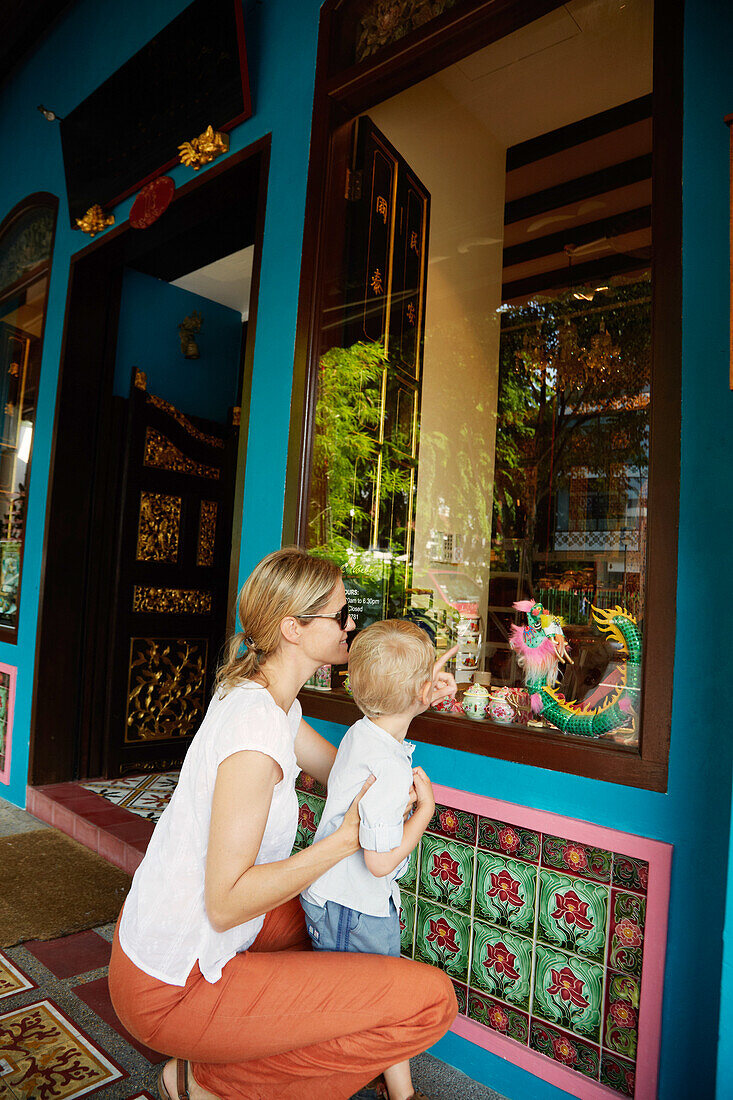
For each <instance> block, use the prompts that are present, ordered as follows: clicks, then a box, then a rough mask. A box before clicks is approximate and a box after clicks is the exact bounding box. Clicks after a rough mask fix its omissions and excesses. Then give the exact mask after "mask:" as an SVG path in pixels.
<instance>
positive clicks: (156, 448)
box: [143, 428, 221, 481]
mask: <svg viewBox="0 0 733 1100" xmlns="http://www.w3.org/2000/svg"><path fill="white" fill-rule="evenodd" d="M143 465H144V466H152V467H153V468H155V469H157V470H171V471H172V472H173V473H177V474H192V475H193V476H194V477H210V478H212V480H214V481H217V480H218V479H219V474H220V473H221V471H220V470H219V469H218V468H217V467H216V466H205V465H204V463H203V462H194V460H193V459H192V458H189V457H188V456H187V455H184V453H183V451H179V450H178V447H176V446H175V445H174V444H173V443H171V441H170V439H166V437H165V436H164V435H161V433H160V432H156V430H155V428H147V429H146V431H145V454H144V456H143Z"/></svg>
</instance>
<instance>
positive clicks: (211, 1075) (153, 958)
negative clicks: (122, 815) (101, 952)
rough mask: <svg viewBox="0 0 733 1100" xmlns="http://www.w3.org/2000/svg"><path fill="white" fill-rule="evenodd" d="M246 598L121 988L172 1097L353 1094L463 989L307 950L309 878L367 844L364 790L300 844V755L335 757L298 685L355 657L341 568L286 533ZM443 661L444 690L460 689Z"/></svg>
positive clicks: (319, 769)
mask: <svg viewBox="0 0 733 1100" xmlns="http://www.w3.org/2000/svg"><path fill="white" fill-rule="evenodd" d="M238 610H239V617H240V621H241V623H242V632H241V633H239V634H235V635H234V637H233V638H232V640H231V642H230V646H229V655H228V659H227V660H226V661H225V662H224V664H223V666H222V668H221V669H220V671H219V676H218V680H217V690H216V691H215V693H214V698H213V699H212V701H211V704H210V706H209V709H208V711H207V713H206V717H205V719H204V721H203V723H202V725H201V728H200V729H199V731H198V733H197V734H196V736H195V737H194V739H193V741H192V743H191V746H190V748H189V750H188V753H187V755H186V759H185V762H184V764H183V768H182V769H181V776H180V780H179V783H178V786H177V788H176V791H175V793H174V795H173V798H172V799H171V801H170V803H169V805H168V807H167V808H166V810H165V811H164V813H163V814H162V816H161V818H160V821H159V823H158V825H157V827H156V829H155V832H154V834H153V836H152V838H151V840H150V844H149V846H148V850H147V852H146V854H145V858H144V860H143V862H142V863H141V865H140V867H139V868H138V870H137V872H136V874H135V878H134V880H133V884H132V888H131V890H130V893H129V895H128V897H127V900H126V902H125V906H124V909H123V912H122V914H121V915H120V920H119V923H118V929H117V933H116V935H115V941H114V944H113V950H112V959H111V962H110V968H109V986H110V992H111V994H112V999H113V1002H114V1005H115V1009H116V1011H117V1014H118V1016H119V1017H120V1020H121V1021H122V1023H123V1024H124V1025H125V1026H126V1027H127V1028H128V1030H129V1031H130V1032H131V1033H132V1034H133V1035H135V1036H137V1038H138V1039H140V1040H141V1041H142V1042H144V1043H146V1044H147V1045H149V1046H151V1047H153V1049H155V1050H162V1051H166V1052H167V1053H168V1054H171V1055H173V1056H174V1057H173V1058H172V1060H171V1061H170V1062H168V1063H167V1064H166V1066H165V1068H164V1070H163V1072H162V1074H161V1076H160V1079H159V1088H160V1094H161V1097H163V1098H164V1100H173V1098H175V1097H179V1098H183V1100H187V1098H190V1100H234V1098H237V1097H242V1098H245V1097H246V1098H247V1100H275V1098H281V1097H282V1098H287V1097H293V1098H295V1097H298V1100H316V1098H318V1100H323V1098H326V1100H341V1098H343V1100H345V1098H347V1097H350V1096H351V1095H352V1094H353V1093H354V1092H356V1091H357V1090H358V1089H359V1088H361V1087H362V1086H363V1085H364V1084H365V1083H366V1082H367V1081H369V1079H370V1078H372V1077H374V1076H375V1074H378V1073H379V1072H380V1071H381V1070H382V1069H383V1068H384V1067H385V1066H388V1065H393V1064H394V1063H395V1062H399V1061H400V1060H403V1059H406V1058H409V1057H411V1056H412V1055H414V1054H417V1053H418V1052H420V1051H422V1050H425V1048H426V1047H428V1046H429V1045H430V1044H431V1043H434V1042H435V1041H436V1040H437V1039H438V1038H440V1036H441V1035H443V1034H444V1033H445V1031H446V1030H447V1029H448V1027H449V1026H450V1024H451V1022H452V1020H453V1018H454V1017H455V1014H456V1011H457V1008H456V1001H455V995H454V992H453V988H452V986H451V983H450V981H449V980H448V978H447V977H446V976H445V974H443V973H441V971H439V970H437V969H435V968H434V967H430V966H425V965H424V964H422V963H415V962H410V961H408V960H406V959H395V958H389V959H386V958H384V957H380V956H372V955H350V954H349V955H346V954H335V953H334V954H331V953H327V952H324V953H321V952H311V951H310V943H309V941H308V937H307V935H306V932H305V924H304V918H303V912H302V910H301V908H300V903H299V901H298V895H299V894H300V892H301V890H303V889H305V887H306V886H308V885H309V884H310V883H311V882H313V881H314V880H315V879H316V878H318V877H319V876H320V875H322V874H323V873H324V872H325V871H327V870H328V869H329V868H331V867H333V866H334V864H336V863H338V862H339V860H341V859H343V858H344V857H345V856H347V855H350V854H351V853H352V852H355V851H356V850H357V848H358V846H359V839H358V836H359V813H358V805H357V804H358V799H357V800H355V802H354V804H353V805H352V806H351V808H350V810H349V811H348V813H347V814H346V817H345V819H344V821H343V824H342V825H341V826H340V827H339V828H338V829H337V830H336V832H335V833H333V834H332V835H331V836H329V837H328V838H326V839H325V840H321V841H319V842H318V843H317V844H313V845H311V847H310V848H307V849H305V850H304V851H302V852H297V853H296V854H295V855H293V856H291V855H290V852H291V850H292V846H293V841H294V839H295V833H296V830H297V821H298V801H297V796H296V793H295V779H296V777H297V775H298V772H299V770H300V769H302V770H304V771H306V772H308V773H309V774H310V775H313V776H315V777H316V778H317V779H319V780H320V781H321V782H323V783H326V782H327V780H328V774H329V771H330V769H331V765H332V763H333V759H334V756H335V749H334V748H333V747H332V746H331V745H330V744H329V743H328V742H327V741H325V740H324V739H323V738H322V737H321V736H320V735H319V734H317V733H316V731H315V730H313V729H312V728H311V727H310V726H309V725H308V724H307V723H306V722H304V721H303V718H302V712H301V708H300V704H299V703H298V701H297V694H298V691H299V690H300V688H301V687H302V686H303V684H304V683H305V681H306V680H307V679H308V678H309V677H310V676H311V675H312V673H313V672H314V671H315V669H316V668H318V666H319V665H322V664H331V663H332V664H343V663H345V661H346V659H347V636H348V632H349V631H350V630H353V629H354V623H353V621H352V620H351V618H350V616H349V609H348V604H347V603H346V593H345V590H344V585H343V582H342V580H341V574H340V571H339V570H338V568H337V567H336V566H335V565H333V564H331V563H330V562H326V561H321V560H319V559H318V558H313V557H310V556H309V555H308V554H306V553H305V552H304V551H302V550H299V549H288V550H279V551H277V552H276V553H274V554H270V555H269V557H267V558H265V559H264V561H262V562H260V564H259V565H258V566H257V567H256V568H255V570H254V572H253V573H252V575H251V576H250V577H249V579H248V580H247V582H246V584H245V585H244V588H243V589H242V591H241V593H240V596H239V607H238ZM444 661H445V658H443V661H441V662H438V664H437V665H436V673H435V683H436V688H435V694H434V698H435V699H436V700H437V699H439V698H445V697H447V696H448V695H450V694H452V693H453V692H454V691H455V681H454V680H453V677H452V676H450V675H449V674H448V673H446V672H444V671H442V664H443V663H444ZM368 786H369V784H368V783H367V784H365V786H364V788H363V789H362V792H361V794H363V793H364V791H365V790H366V789H367V787H368ZM359 797H361V795H360V796H359ZM390 1100H406V1098H405V1097H403V1096H392V1097H390Z"/></svg>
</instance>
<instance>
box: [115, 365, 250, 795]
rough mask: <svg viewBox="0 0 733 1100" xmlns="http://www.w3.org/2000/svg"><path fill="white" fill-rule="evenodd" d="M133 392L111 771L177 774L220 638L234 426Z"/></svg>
mask: <svg viewBox="0 0 733 1100" xmlns="http://www.w3.org/2000/svg"><path fill="white" fill-rule="evenodd" d="M144 387H145V376H144V375H143V374H142V373H141V372H137V374H136V378H135V380H134V382H133V385H132V387H131V392H130V400H129V414H128V427H127V440H126V462H125V477H124V487H123V494H122V499H123V511H122V523H121V528H120V543H119V569H118V580H117V591H116V598H115V600H114V601H113V602H114V603H115V604H116V630H115V657H114V662H113V669H114V671H113V675H112V683H111V685H110V695H111V700H110V722H109V730H108V737H109V753H108V759H109V762H110V763H109V772H110V774H111V775H112V776H116V775H124V774H126V773H129V772H133V771H140V770H142V771H145V770H150V771H158V770H161V771H162V770H165V769H168V768H173V767H176V766H178V765H179V764H180V763H181V761H182V760H183V757H184V756H185V753H186V749H187V747H188V745H189V744H190V741H191V738H192V737H193V734H194V733H195V732H196V730H197V728H198V726H199V724H200V722H201V719H202V717H203V715H204V713H205V710H206V707H207V706H208V701H209V698H210V696H211V690H212V686H213V678H214V675H215V671H216V666H217V664H218V659H219V653H220V649H221V646H222V643H223V641H224V637H225V634H226V629H227V624H226V614H227V607H226V601H227V591H228V580H229V561H230V549H231V530H232V499H233V488H234V485H233V480H234V459H235V455H236V441H237V428H236V426H231V427H227V426H225V425H222V424H219V423H216V422H213V421H207V420H202V419H200V418H198V417H196V418H195V417H191V416H186V415H184V414H183V413H182V412H180V411H179V410H178V409H176V408H175V407H174V406H173V405H171V404H169V403H168V402H167V401H165V400H164V399H163V398H161V397H158V396H156V395H155V394H152V393H147V392H146V390H145V388H144Z"/></svg>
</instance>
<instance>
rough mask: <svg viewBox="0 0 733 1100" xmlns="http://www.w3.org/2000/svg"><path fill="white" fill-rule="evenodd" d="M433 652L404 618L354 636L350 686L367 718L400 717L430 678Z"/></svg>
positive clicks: (420, 632)
mask: <svg viewBox="0 0 733 1100" xmlns="http://www.w3.org/2000/svg"><path fill="white" fill-rule="evenodd" d="M434 663H435V649H434V648H433V643H432V642H431V641H430V638H429V637H428V635H427V634H426V633H425V631H424V630H421V629H420V627H419V626H415V624H414V623H411V622H409V621H408V620H407V619H383V620H382V621H381V622H378V623H372V625H371V626H368V627H367V628H366V630H363V631H362V632H361V634H357V636H356V638H354V641H353V642H352V644H351V649H350V650H349V684H350V686H351V691H352V693H353V695H354V701H355V703H356V705H357V706H358V708H359V710H361V711H363V713H364V714H366V715H379V714H401V713H402V711H404V710H407V708H408V707H410V706H412V704H413V703H414V702H415V701H416V699H417V698H418V696H419V694H420V691H421V690H422V687H423V685H424V684H425V681H426V680H432V678H433V664H434Z"/></svg>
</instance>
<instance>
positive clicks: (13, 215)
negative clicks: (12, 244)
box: [0, 191, 59, 645]
mask: <svg viewBox="0 0 733 1100" xmlns="http://www.w3.org/2000/svg"><path fill="white" fill-rule="evenodd" d="M35 207H44V208H47V209H50V210H53V214H54V218H53V230H52V231H51V248H50V251H49V254H48V259H46V260H43V261H42V262H41V263H39V264H36V266H35V267H33V268H31V269H30V270H29V271H26V272H25V274H23V275H21V277H20V278H19V279H16V281H15V282H14V283H11V284H10V285H9V286H7V287H5V289H4V290H3V292H2V300H3V301H4V300H5V299H6V298H10V297H12V296H13V295H14V294H17V293H19V292H20V291H21V290H27V289H28V287H30V286H32V285H33V283H37V282H38V281H39V279H43V278H45V279H46V291H45V294H44V297H43V321H42V323H41V336H40V340H39V355H40V357H41V361H42V360H43V340H44V336H45V334H46V319H47V316H48V292H49V287H50V285H51V266H52V264H53V249H54V244H55V242H56V224H57V222H58V208H59V200H58V198H57V196H56V195H52V194H51V193H50V192H47V191H36V192H34V194H32V195H26V197H25V198H24V199H21V201H20V202H19V203H17V204H16V205H15V206H14V207H13V209H12V210H11V211H10V212H9V213H8V214H7V215H6V216H5V218H3V220H2V222H0V241H1V240H2V237H3V236H4V234H5V233H6V232H7V231H8V230H9V229H12V227H13V224H14V223H15V222H16V221H17V220H18V219H19V218H21V217H23V215H24V214H27V213H28V211H29V210H33V209H34V208H35ZM39 386H40V371H39ZM36 411H37V402H36ZM35 426H36V420H35V412H34V418H33V428H34V431H33V442H32V443H31V449H30V454H29V456H28V467H27V476H28V479H29V489H30V471H31V467H32V463H33V449H34V447H33V443H34V442H35ZM29 500H30V492H29V493H28V494H27V495H26V503H25V513H24V515H23V535H22V540H21V547H20V563H19V570H18V606H17V611H16V617H15V626H7V625H6V624H4V623H1V624H0V642H7V643H8V644H9V645H17V644H18V623H19V622H20V601H21V599H22V596H23V562H24V560H25V532H26V527H27V524H28V503H29Z"/></svg>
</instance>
